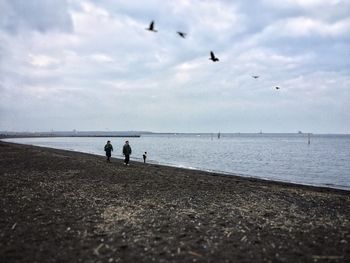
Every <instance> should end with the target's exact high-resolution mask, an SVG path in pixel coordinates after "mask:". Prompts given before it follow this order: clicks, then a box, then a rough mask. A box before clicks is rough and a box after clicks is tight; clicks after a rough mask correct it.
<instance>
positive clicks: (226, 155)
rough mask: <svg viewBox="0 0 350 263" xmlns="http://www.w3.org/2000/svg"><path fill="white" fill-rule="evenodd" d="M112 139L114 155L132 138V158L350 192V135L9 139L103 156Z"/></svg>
mask: <svg viewBox="0 0 350 263" xmlns="http://www.w3.org/2000/svg"><path fill="white" fill-rule="evenodd" d="M107 140H110V141H111V143H112V145H113V147H114V151H113V153H112V157H116V158H123V156H122V147H123V144H124V142H125V140H129V142H130V145H131V147H132V156H131V160H132V161H137V162H141V161H142V155H143V153H144V152H147V162H149V163H153V164H161V165H168V166H175V167H182V168H188V169H196V170H203V171H209V172H213V173H223V174H226V175H240V176H245V177H253V178H261V179H266V180H274V181H282V182H290V183H297V184H303V185H313V186H323V187H330V188H337V189H344V190H348V191H350V135H332V134H327V135H324V134H322V135H318V134H312V135H311V136H310V143H309V139H308V135H307V134H268V133H262V134H260V133H256V134H246V133H234V134H229V133H224V134H221V136H220V138H218V136H217V134H147V135H141V137H139V138H123V137H121V138H119V137H56V138H54V137H52V138H50V137H49V138H12V139H4V141H9V142H15V143H20V144H29V145H37V146H44V147H50V148H56V149H64V150H70V151H77V152H85V153H91V154H96V155H104V154H105V153H104V145H105V144H106V141H107Z"/></svg>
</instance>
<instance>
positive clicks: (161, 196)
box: [0, 142, 350, 262]
mask: <svg viewBox="0 0 350 263" xmlns="http://www.w3.org/2000/svg"><path fill="white" fill-rule="evenodd" d="M112 157H113V156H112ZM0 185H1V187H0V197H1V199H0V204H1V210H0V262H350V192H349V191H344V190H337V189H330V188H321V187H312V186H303V185H296V184H289V183H281V182H274V181H264V180H258V179H252V178H243V177H239V176H227V175H221V174H215V173H208V172H203V171H198V170H189V169H181V168H175V167H168V166H162V165H155V164H143V163H141V162H131V165H130V166H124V165H123V162H122V160H120V159H116V158H112V161H111V163H107V162H106V160H105V158H104V157H102V156H96V155H92V154H85V153H78V152H70V151H64V150H57V149H50V148H43V147H36V146H29V145H19V144H14V143H5V142H0Z"/></svg>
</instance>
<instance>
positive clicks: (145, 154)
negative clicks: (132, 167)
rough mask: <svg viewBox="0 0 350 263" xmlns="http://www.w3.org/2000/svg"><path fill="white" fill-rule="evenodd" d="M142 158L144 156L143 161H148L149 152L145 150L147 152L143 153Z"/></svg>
mask: <svg viewBox="0 0 350 263" xmlns="http://www.w3.org/2000/svg"><path fill="white" fill-rule="evenodd" d="M142 158H143V163H146V159H147V152H145V153H144V154H143V155H142Z"/></svg>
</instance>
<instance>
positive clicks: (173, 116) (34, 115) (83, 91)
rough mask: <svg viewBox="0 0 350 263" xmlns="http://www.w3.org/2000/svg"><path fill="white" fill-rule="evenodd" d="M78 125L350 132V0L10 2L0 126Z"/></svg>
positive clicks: (1, 22) (1, 3)
mask: <svg viewBox="0 0 350 263" xmlns="http://www.w3.org/2000/svg"><path fill="white" fill-rule="evenodd" d="M152 20H154V21H155V29H156V30H158V32H157V33H154V32H150V31H147V30H145V28H147V27H148V26H149V24H150V22H151V21H152ZM177 31H181V32H185V33H187V35H186V38H185V39H184V38H181V37H180V36H178V35H177V33H176V32H177ZM211 50H212V51H214V53H215V55H216V56H217V57H218V58H219V60H220V61H218V62H215V63H214V62H212V61H211V60H209V52H210V51H211ZM252 75H258V76H259V78H257V79H255V78H252ZM276 86H278V87H280V89H279V90H277V89H275V87H276ZM73 129H76V130H84V131H89V130H90V131H97V130H100V131H126V130H139V131H140V130H141V131H153V132H218V131H221V132H259V131H263V132H297V131H299V130H300V131H303V132H313V133H350V1H349V0H284V1H280V0H256V1H253V0H252V1H245V0H236V1H231V0H221V1H219V0H177V1H174V0H145V1H137V0H99V1H97V0H96V1H93V0H31V1H27V0H0V130H2V131H50V130H59V131H69V130H73Z"/></svg>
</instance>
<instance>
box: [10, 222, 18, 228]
mask: <svg viewBox="0 0 350 263" xmlns="http://www.w3.org/2000/svg"><path fill="white" fill-rule="evenodd" d="M16 226H17V222H16V223H14V224H13V226H12V227H11V229H12V230H15V228H16Z"/></svg>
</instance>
